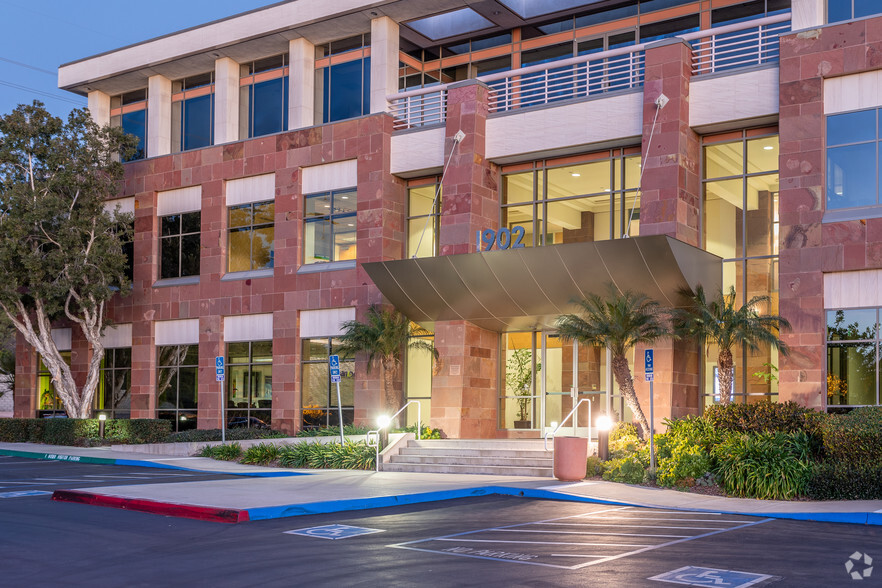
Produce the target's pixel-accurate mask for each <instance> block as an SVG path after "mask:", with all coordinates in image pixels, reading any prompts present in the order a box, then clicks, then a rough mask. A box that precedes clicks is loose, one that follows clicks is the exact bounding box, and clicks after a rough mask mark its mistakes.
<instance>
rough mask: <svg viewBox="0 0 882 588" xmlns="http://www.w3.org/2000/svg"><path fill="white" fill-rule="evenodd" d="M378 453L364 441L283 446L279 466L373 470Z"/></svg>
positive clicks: (280, 449) (305, 443)
mask: <svg viewBox="0 0 882 588" xmlns="http://www.w3.org/2000/svg"><path fill="white" fill-rule="evenodd" d="M375 463H376V451H375V449H374V448H373V447H368V445H367V444H365V443H364V442H363V441H359V442H357V443H356V442H352V441H347V442H346V444H345V445H341V444H339V443H307V442H306V441H303V442H300V443H295V444H293V445H283V446H282V447H280V448H279V465H281V466H282V467H286V468H314V469H322V468H332V469H350V470H351V469H358V470H369V469H373V467H374V465H375Z"/></svg>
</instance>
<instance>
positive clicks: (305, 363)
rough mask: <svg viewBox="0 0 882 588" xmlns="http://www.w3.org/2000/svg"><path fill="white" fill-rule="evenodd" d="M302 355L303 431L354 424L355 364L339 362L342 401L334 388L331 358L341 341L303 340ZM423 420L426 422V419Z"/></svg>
mask: <svg viewBox="0 0 882 588" xmlns="http://www.w3.org/2000/svg"><path fill="white" fill-rule="evenodd" d="M302 345H303V353H302V355H301V365H300V368H301V382H302V390H303V394H302V395H301V407H300V408H301V424H302V427H303V428H304V429H320V428H322V427H329V426H339V423H340V421H339V419H340V416H339V415H340V410H342V414H343V424H344V425H349V424H352V422H353V418H354V413H355V361H354V360H352V359H345V358H340V400H341V404H342V406H340V407H339V409H338V405H337V387H336V384H334V385H332V384H331V371H330V369H329V368H328V361H329V356H330V355H332V354H336V353H337V349H338V348H339V346H340V343H339V341H337V340H336V339H332V338H321V339H304V340H303V341H302ZM424 420H426V419H425V418H424Z"/></svg>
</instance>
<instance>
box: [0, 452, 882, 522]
mask: <svg viewBox="0 0 882 588" xmlns="http://www.w3.org/2000/svg"><path fill="white" fill-rule="evenodd" d="M0 455H17V456H21V457H34V458H37V459H62V460H64V461H81V462H86V463H106V464H112V463H119V464H122V465H129V466H132V465H140V466H143V467H161V468H168V467H172V468H175V469H187V470H195V471H201V472H213V473H225V474H234V475H239V476H241V478H239V479H233V480H213V481H204V482H186V483H169V484H147V485H139V486H111V487H101V488H91V489H89V488H86V489H79V490H70V491H64V490H59V491H57V492H56V494H55V496H53V499H56V500H66V501H71V502H83V503H88V504H97V505H103V506H113V507H117V508H128V509H132V510H140V511H145V512H154V513H158V514H166V515H172V516H186V517H190V518H199V519H203V520H216V521H222V522H243V521H248V520H265V519H273V518H282V517H291V516H299V515H306V514H319V513H329V512H341V511H347V510H362V509H370V508H382V507H387V506H398V505H405V504H418V503H424V502H435V501H440V500H450V499H455V498H464V497H470V496H487V495H492V494H497V495H508V496H522V497H528V498H541V499H551V500H566V501H573V502H590V503H604V504H620V505H630V506H647V507H656V508H668V509H681V510H691V511H705V512H722V513H729V514H742V515H755V516H763V517H772V518H787V519H800V520H815V521H828V522H841V523H860V524H871V525H882V501H836V502H834V501H830V502H809V501H772V500H752V499H741V498H726V497H719V496H706V495H701V494H692V493H688V492H680V491H676V490H665V489H659V488H647V487H643V486H629V485H626V484H616V483H611V482H603V481H585V482H579V483H575V484H574V483H564V482H558V481H557V480H555V479H553V478H521V477H511V476H481V475H455V474H413V473H396V472H379V473H376V472H365V471H356V470H281V469H277V468H262V467H257V466H244V465H240V464H235V463H229V462H221V461H215V460H211V459H204V458H163V457H158V456H155V455H147V454H136V453H132V452H113V451H110V450H107V449H104V448H73V447H53V446H47V445H38V444H20V443H0ZM73 458H76V459H73ZM304 474H305V475H304Z"/></svg>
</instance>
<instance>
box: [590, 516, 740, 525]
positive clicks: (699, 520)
mask: <svg viewBox="0 0 882 588" xmlns="http://www.w3.org/2000/svg"><path fill="white" fill-rule="evenodd" d="M582 518H586V519H589V518H593V519H594V520H598V521H606V520H616V521H620V520H621V521H676V522H678V523H680V522H682V523H743V522H744V520H743V519H741V520H737V521H733V520H730V519H667V518H664V517H660V518H659V517H617V516H607V517H585V516H583V517H582ZM615 524H618V522H617V523H615Z"/></svg>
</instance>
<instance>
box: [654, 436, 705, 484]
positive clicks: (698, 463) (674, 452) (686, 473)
mask: <svg viewBox="0 0 882 588" xmlns="http://www.w3.org/2000/svg"><path fill="white" fill-rule="evenodd" d="M711 463H712V462H711V456H710V454H709V453H708V452H707V451H705V449H704V448H703V447H701V446H700V445H694V444H692V443H689V442H688V441H686V440H685V439H682V440H680V442H679V443H678V444H677V445H675V446H674V447H673V448H672V449H671V454H670V457H665V458H659V460H658V472H657V475H656V481H657V482H658V484H659V486H676V485H679V484H683V483H684V482H685V483H686V485H690V486H691V485H692V484H694V481H695V480H697V479H699V478H701V477H702V476H704V475H705V474H707V473H708V472H709V471H710V469H711Z"/></svg>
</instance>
